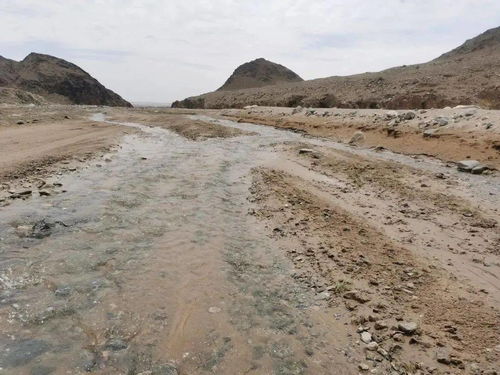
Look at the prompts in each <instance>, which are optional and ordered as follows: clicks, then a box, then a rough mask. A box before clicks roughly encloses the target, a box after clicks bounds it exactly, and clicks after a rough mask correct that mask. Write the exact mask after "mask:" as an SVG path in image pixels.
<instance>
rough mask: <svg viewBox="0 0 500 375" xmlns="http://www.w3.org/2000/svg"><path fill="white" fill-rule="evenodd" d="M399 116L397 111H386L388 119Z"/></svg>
mask: <svg viewBox="0 0 500 375" xmlns="http://www.w3.org/2000/svg"><path fill="white" fill-rule="evenodd" d="M398 116H399V114H398V112H396V111H387V112H386V113H385V117H386V119H388V120H392V119H393V118H397V117H398Z"/></svg>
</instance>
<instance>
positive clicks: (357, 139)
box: [349, 131, 365, 145]
mask: <svg viewBox="0 0 500 375" xmlns="http://www.w3.org/2000/svg"><path fill="white" fill-rule="evenodd" d="M364 140H365V134H364V133H363V132H361V131H357V132H356V133H354V134H353V136H352V137H351V139H350V140H349V144H350V145H358V144H360V143H361V142H363V141H364Z"/></svg>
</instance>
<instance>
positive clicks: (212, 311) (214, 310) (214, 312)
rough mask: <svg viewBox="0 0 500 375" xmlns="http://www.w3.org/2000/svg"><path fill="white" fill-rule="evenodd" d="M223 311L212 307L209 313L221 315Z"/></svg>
mask: <svg viewBox="0 0 500 375" xmlns="http://www.w3.org/2000/svg"><path fill="white" fill-rule="evenodd" d="M221 311H222V310H221V308H220V307H216V306H212V307H209V308H208V312H209V313H210V314H217V313H220V312H221Z"/></svg>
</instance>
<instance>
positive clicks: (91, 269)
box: [0, 106, 500, 375]
mask: <svg viewBox="0 0 500 375" xmlns="http://www.w3.org/2000/svg"><path fill="white" fill-rule="evenodd" d="M292 111H293V110H292V109H263V108H260V107H257V108H249V109H246V110H225V111H188V110H169V109H156V108H137V109H110V108H98V107H64V106H57V107H54V106H48V107H15V106H5V107H1V108H0V156H1V158H0V172H1V173H0V177H1V182H2V186H1V187H2V190H0V368H1V370H0V373H6V374H28V375H32V374H67V373H72V374H73V373H74V374H79V373H82V374H83V373H96V374H117V373H119V374H142V375H146V374H149V375H151V374H227V375H234V374H283V375H285V374H359V373H367V374H369V373H374V374H394V375H395V374H415V375H416V374H485V375H486V374H489V375H492V374H496V372H495V371H497V369H498V368H499V365H500V361H499V358H500V339H499V338H500V328H499V327H500V315H499V309H500V291H499V281H498V275H499V274H500V272H499V271H500V258H499V257H500V229H499V221H500V212H499V210H500V205H499V203H498V201H499V199H498V197H499V195H500V176H499V174H498V172H497V171H496V170H495V168H496V167H497V166H498V161H499V157H498V150H497V149H496V148H495V147H496V146H495V145H496V142H497V138H496V137H497V136H498V123H496V122H495V121H496V120H495V119H496V116H497V113H496V112H494V111H489V112H491V113H488V114H487V115H485V114H483V113H478V111H477V110H476V112H474V114H473V115H467V116H466V115H465V114H463V117H457V119H458V121H456V122H453V123H454V124H457V125H455V126H453V127H449V128H448V130H446V131H447V132H452V133H453V134H454V135H453V137H452V136H450V137H445V136H442V137H440V138H437V137H430V138H429V139H430V142H434V141H436V142H437V140H439V142H440V143H439V146H440V147H439V148H437V149H436V148H435V147H436V146H437V145H438V144H437V143H436V144H434V145H433V146H432V147H433V148H432V149H433V150H434V152H432V154H433V155H434V156H436V157H437V158H436V157H429V156H425V155H422V154H429V153H430V151H429V150H430V148H428V147H430V146H429V144H428V143H427V142H428V141H429V139H428V137H426V138H425V140H423V141H422V143H421V144H420V143H418V142H417V138H418V139H419V140H420V139H423V131H425V130H429V128H431V129H434V128H435V127H436V125H435V124H434V123H432V125H429V126H427V128H426V127H425V126H423V125H422V126H421V127H419V125H418V122H419V121H426V120H425V119H420V120H419V119H416V118H413V119H409V120H405V119H404V118H401V120H398V123H397V124H392V125H391V127H393V128H395V129H396V131H399V132H400V133H399V134H397V135H396V136H395V137H394V136H389V137H388V136H387V130H386V127H387V126H386V125H387V124H386V122H389V121H388V119H386V117H383V116H385V114H384V112H381V111H375V112H373V114H375V115H377V116H380V118H378V117H377V119H376V121H375V122H372V121H373V120H374V119H375V116H373V114H372V113H371V112H370V113H368V112H366V113H365V112H363V111H359V113H361V114H363V117H359V116H358V115H352V114H347V115H345V116H344V114H343V112H342V110H339V111H340V112H339V113H342V114H341V115H339V116H335V114H334V113H337V112H335V110H330V111H331V113H332V115H326V116H323V114H321V115H320V116H317V115H316V114H308V115H307V116H306V114H305V111H304V112H301V113H295V114H293V115H292ZM367 111H368V110H367ZM443 111H452V110H443ZM457 111H458V110H457ZM282 112H286V113H285V115H283V114H282ZM288 112H290V113H288ZM349 112H352V110H351V111H349ZM346 113H347V112H346ZM450 113H451V112H450ZM423 115H425V114H424V113H420V114H418V116H423ZM434 115H436V116H437V114H434V113H430V114H428V116H431V117H432V119H430V118H429V119H430V120H431V121H434V120H433V119H434ZM228 116H229V117H230V118H232V119H235V120H239V121H237V122H236V121H230V120H228V119H227V118H228ZM397 116H399V115H397ZM448 116H449V117H450V118H453V116H454V115H453V114H449V115H448ZM476 116H479V117H476ZM338 117H340V118H341V119H342V120H341V122H336V123H335V124H334V125H331V124H330V125H329V122H328V121H331V118H338ZM470 117H472V118H483V117H488V118H489V119H490V121H492V122H494V124H493V125H492V126H490V127H489V128H488V129H482V128H481V129H479V130H474V127H475V126H472V125H471V124H472V122H473V121H474V120H470V119H468V118H470ZM398 118H399V117H398ZM367 119H369V120H370V121H367ZM34 120H36V121H34ZM462 120H463V124H462ZM247 121H248V122H251V123H247ZM450 121H451V120H450ZM453 121H454V120H453ZM478 121H479V120H478ZM481 121H482V120H481ZM18 122H23V124H18ZM259 122H262V123H265V124H268V125H273V126H261V125H255V124H252V123H259ZM342 124H343V126H341V125H342ZM363 124H364V126H365V127H364V128H360V126H362V125H363ZM460 124H462V125H460ZM459 125H460V126H459ZM275 127H279V128H291V130H293V131H290V130H283V129H276V128H275ZM438 127H439V128H440V129H439V130H438V131H439V132H443V127H444V128H445V126H444V125H443V126H438ZM360 129H362V131H363V136H362V137H361V136H359V137H358V138H357V139H356V141H355V142H351V144H349V141H350V140H351V137H352V136H353V134H354V133H355V132H356V131H360ZM460 129H461V130H460ZM491 129H493V130H491ZM297 130H300V131H303V132H306V133H307V134H308V136H304V135H302V134H300V133H298V132H297ZM490 130H491V131H490ZM486 131H490V132H489V133H485V132H486ZM485 134H486V135H487V136H486V135H485ZM314 136H321V138H316V137H314ZM405 137H410V138H411V139H412V140H413V141H409V140H408V139H406V138H405ZM385 138H387V139H388V141H387V142H385V141H384V139H385ZM471 139H472V140H474V141H471ZM338 140H342V141H344V142H336V141H338ZM407 144H412V146H411V147H410V146H408V147H406V146H405V145H407ZM422 145H423V146H422ZM485 145H486V146H485ZM372 146H383V147H377V148H373V147H372ZM459 146H461V147H462V148H463V150H460V147H459ZM481 148H483V151H485V152H481ZM387 149H392V150H394V151H403V150H404V151H406V153H407V154H419V155H402V154H398V153H393V152H391V151H389V150H387ZM466 156H470V158H474V159H477V160H478V161H480V162H481V163H484V164H485V165H488V166H489V167H490V169H487V170H485V171H483V173H482V174H471V173H464V172H460V171H458V170H457V167H456V165H455V163H454V162H456V161H459V160H461V158H462V157H463V158H465V157H466ZM27 191H29V193H27Z"/></svg>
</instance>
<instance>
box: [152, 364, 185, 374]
mask: <svg viewBox="0 0 500 375" xmlns="http://www.w3.org/2000/svg"><path fill="white" fill-rule="evenodd" d="M152 374H153V375H178V374H179V372H178V370H177V367H176V366H174V365H173V364H171V363H166V364H163V365H159V366H157V367H155V368H154V369H153V372H152Z"/></svg>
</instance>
